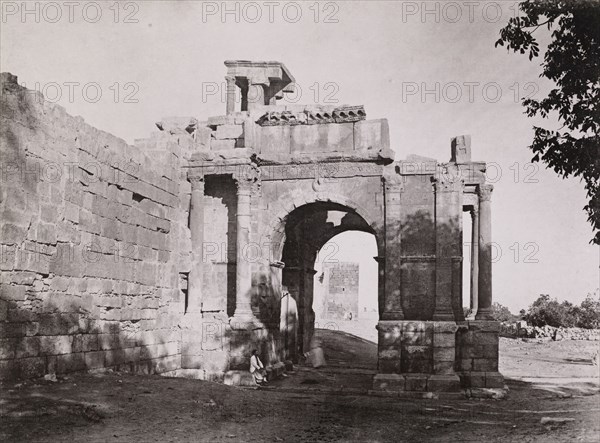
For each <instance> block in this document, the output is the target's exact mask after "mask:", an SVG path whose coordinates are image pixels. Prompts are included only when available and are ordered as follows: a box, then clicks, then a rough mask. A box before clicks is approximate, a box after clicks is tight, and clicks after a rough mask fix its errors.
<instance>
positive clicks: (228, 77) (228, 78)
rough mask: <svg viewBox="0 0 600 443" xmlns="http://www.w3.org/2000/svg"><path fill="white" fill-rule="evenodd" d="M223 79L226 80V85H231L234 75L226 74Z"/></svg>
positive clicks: (233, 81)
mask: <svg viewBox="0 0 600 443" xmlns="http://www.w3.org/2000/svg"><path fill="white" fill-rule="evenodd" d="M225 81H226V82H227V85H231V84H234V85H235V77H234V76H233V75H226V76H225Z"/></svg>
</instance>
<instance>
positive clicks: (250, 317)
mask: <svg viewBox="0 0 600 443" xmlns="http://www.w3.org/2000/svg"><path fill="white" fill-rule="evenodd" d="M235 178H236V183H237V215H236V221H237V226H236V231H237V242H236V251H237V255H236V274H235V275H236V287H235V289H236V291H235V294H236V298H235V312H234V314H233V318H232V325H233V324H236V325H240V326H241V327H245V326H244V325H247V324H253V323H256V322H257V319H256V317H255V316H254V313H253V312H252V306H251V297H252V269H251V263H250V262H249V261H248V257H246V253H247V252H248V245H249V244H250V210H251V207H250V196H251V194H252V186H253V185H254V180H253V179H252V178H249V177H235Z"/></svg>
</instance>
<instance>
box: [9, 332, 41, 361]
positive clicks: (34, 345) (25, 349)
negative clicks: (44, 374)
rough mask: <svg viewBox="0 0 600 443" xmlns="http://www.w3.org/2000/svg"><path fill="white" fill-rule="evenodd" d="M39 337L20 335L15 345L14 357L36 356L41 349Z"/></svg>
mask: <svg viewBox="0 0 600 443" xmlns="http://www.w3.org/2000/svg"><path fill="white" fill-rule="evenodd" d="M41 339H42V338H41V337H22V338H20V339H19V340H18V342H17V343H16V347H15V350H16V352H15V356H16V358H27V357H37V356H38V355H39V354H40V349H41V343H40V342H41Z"/></svg>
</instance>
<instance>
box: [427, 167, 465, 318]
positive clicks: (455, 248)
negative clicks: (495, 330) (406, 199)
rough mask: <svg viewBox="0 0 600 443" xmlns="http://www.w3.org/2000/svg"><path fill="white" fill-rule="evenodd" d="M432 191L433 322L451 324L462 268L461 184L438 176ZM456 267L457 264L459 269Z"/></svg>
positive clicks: (449, 178) (457, 180)
mask: <svg viewBox="0 0 600 443" xmlns="http://www.w3.org/2000/svg"><path fill="white" fill-rule="evenodd" d="M434 189H435V232H436V261H435V264H436V266H435V267H436V273H435V275H436V279H435V280H436V281H435V310H434V312H433V320H436V321H453V320H455V315H454V310H453V308H452V306H453V299H456V298H461V297H460V287H459V286H458V285H457V279H460V275H459V274H460V269H461V266H462V263H461V262H460V258H461V257H462V245H461V239H462V232H461V219H462V190H463V182H462V180H459V179H458V178H455V177H440V178H439V179H436V180H435V181H434ZM455 264H458V267H457V266H455ZM455 268H458V271H459V272H456V269H455ZM457 291H458V293H457ZM454 302H456V300H454Z"/></svg>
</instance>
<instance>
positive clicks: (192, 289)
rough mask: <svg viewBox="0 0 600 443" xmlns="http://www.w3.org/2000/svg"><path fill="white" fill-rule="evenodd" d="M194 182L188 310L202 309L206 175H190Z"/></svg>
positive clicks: (197, 310) (191, 211)
mask: <svg viewBox="0 0 600 443" xmlns="http://www.w3.org/2000/svg"><path fill="white" fill-rule="evenodd" d="M189 180H190V182H191V184H192V198H191V202H190V233H191V236H192V257H193V258H192V268H191V270H190V276H189V279H188V311H190V312H194V311H195V312H199V311H201V309H202V265H203V258H204V257H203V246H204V245H203V243H204V177H203V176H196V177H189Z"/></svg>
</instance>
